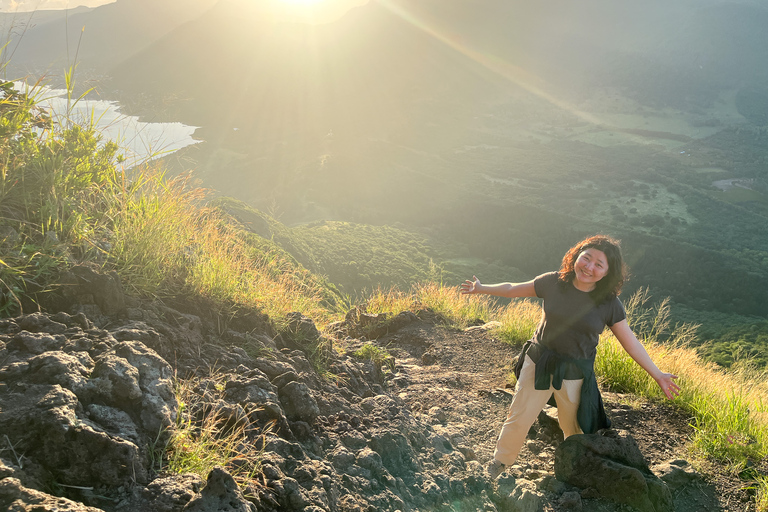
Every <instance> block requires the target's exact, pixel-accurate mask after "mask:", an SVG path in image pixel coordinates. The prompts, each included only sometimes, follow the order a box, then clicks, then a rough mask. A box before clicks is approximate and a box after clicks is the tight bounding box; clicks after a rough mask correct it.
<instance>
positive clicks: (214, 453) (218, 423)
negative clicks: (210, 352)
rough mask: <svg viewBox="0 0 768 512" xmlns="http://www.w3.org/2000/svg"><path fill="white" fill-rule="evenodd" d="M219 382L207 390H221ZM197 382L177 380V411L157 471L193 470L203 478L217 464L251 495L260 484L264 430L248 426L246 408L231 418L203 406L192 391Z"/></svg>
mask: <svg viewBox="0 0 768 512" xmlns="http://www.w3.org/2000/svg"><path fill="white" fill-rule="evenodd" d="M214 378H215V377H214ZM208 382H209V384H210V383H213V382H215V381H214V380H209V381H208ZM220 384H222V383H221V382H220V378H219V381H218V382H215V384H214V385H213V386H210V385H209V386H208V387H209V391H212V392H214V393H215V392H217V391H218V392H219V394H220V393H221V390H222V389H223V385H220ZM200 385H201V381H200V379H189V380H177V381H176V398H177V400H178V403H179V404H180V405H179V413H178V416H177V421H176V426H175V428H174V429H173V431H172V432H171V435H170V437H169V440H168V444H167V446H166V449H165V456H164V457H163V459H162V460H163V462H162V466H161V467H160V468H159V472H160V473H162V472H168V473H174V474H184V473H193V474H196V475H198V476H199V477H200V478H202V479H206V478H207V477H208V474H209V473H210V472H211V471H212V470H213V469H214V468H215V467H217V466H220V467H223V468H224V469H226V470H227V471H228V472H229V473H230V474H231V475H232V477H233V478H234V479H235V482H237V484H238V486H239V487H240V488H241V490H242V491H243V493H244V494H245V495H246V496H249V495H253V493H254V489H255V488H258V487H260V486H262V485H263V481H262V480H263V479H262V478H260V477H261V474H262V471H261V460H262V455H263V449H259V448H257V446H263V444H264V443H263V436H264V435H265V432H258V431H256V430H255V429H254V428H253V427H251V426H250V423H249V421H248V419H247V415H246V413H245V411H243V417H241V418H234V421H233V418H231V417H225V416H224V414H223V413H222V412H220V411H216V410H210V409H209V408H206V404H201V403H200V402H199V400H200V398H199V395H198V394H197V393H195V391H194V389H195V388H196V387H198V386H200ZM211 388H212V389H211ZM207 407H210V404H207ZM200 416H202V417H200ZM259 438H261V440H259Z"/></svg>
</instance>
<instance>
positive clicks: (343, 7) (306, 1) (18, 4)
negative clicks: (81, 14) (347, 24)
mask: <svg viewBox="0 0 768 512" xmlns="http://www.w3.org/2000/svg"><path fill="white" fill-rule="evenodd" d="M114 1H115V0H0V12H29V11H35V10H48V9H67V8H75V7H78V6H81V5H84V6H86V7H98V6H100V5H104V4H110V3H112V2H114ZM158 1H162V0H158ZM367 1H368V0H270V3H271V4H273V7H274V8H275V9H276V11H278V12H279V13H280V14H281V16H284V17H287V18H297V19H301V18H304V17H309V18H315V17H319V18H321V19H322V18H328V17H330V18H334V17H337V16H339V15H340V14H341V13H344V12H346V11H347V10H348V9H349V8H350V7H353V6H355V5H362V4H364V3H367Z"/></svg>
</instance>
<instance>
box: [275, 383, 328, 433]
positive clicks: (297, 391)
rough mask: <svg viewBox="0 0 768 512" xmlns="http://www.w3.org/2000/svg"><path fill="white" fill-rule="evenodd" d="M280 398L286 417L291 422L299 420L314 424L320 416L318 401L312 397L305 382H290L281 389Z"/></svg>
mask: <svg viewBox="0 0 768 512" xmlns="http://www.w3.org/2000/svg"><path fill="white" fill-rule="evenodd" d="M279 396H280V403H281V404H282V405H283V410H284V411H285V415H286V417H287V418H288V419H289V420H291V421H297V420H298V421H305V422H307V423H309V424H312V423H314V422H315V419H317V416H318V415H319V414H320V408H319V407H318V406H317V401H315V399H314V397H313V396H312V392H311V391H310V390H309V386H307V385H306V384H304V383H303V382H289V383H288V384H286V385H285V386H283V388H282V389H280V393H279Z"/></svg>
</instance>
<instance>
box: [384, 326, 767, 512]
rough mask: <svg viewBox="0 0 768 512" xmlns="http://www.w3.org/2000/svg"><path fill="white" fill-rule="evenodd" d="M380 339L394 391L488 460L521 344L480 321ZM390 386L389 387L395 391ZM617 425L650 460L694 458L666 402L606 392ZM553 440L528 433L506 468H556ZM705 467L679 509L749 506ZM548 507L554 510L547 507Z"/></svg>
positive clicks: (697, 511) (724, 477)
mask: <svg viewBox="0 0 768 512" xmlns="http://www.w3.org/2000/svg"><path fill="white" fill-rule="evenodd" d="M378 344H380V345H381V346H384V347H386V348H387V350H388V351H389V352H390V353H391V354H392V355H394V356H395V358H396V371H395V378H394V379H393V380H392V384H393V386H395V389H396V390H397V391H396V392H397V394H398V395H399V396H400V398H402V399H403V400H404V401H405V402H406V403H407V404H408V405H409V406H410V407H411V410H412V411H413V413H414V414H415V415H417V416H422V419H424V420H425V421H426V422H429V423H431V424H432V425H433V427H434V428H435V430H436V431H437V432H439V433H440V434H442V435H443V436H444V437H445V438H446V439H449V440H451V441H452V442H453V443H454V444H456V445H463V446H468V447H471V449H472V450H473V451H474V457H476V459H477V460H478V461H479V462H481V463H483V464H485V462H487V461H488V460H490V459H491V458H492V455H493V449H494V446H495V442H496V436H497V435H498V430H499V428H500V426H501V423H502V422H503V420H504V418H505V416H506V411H507V408H508V406H509V403H510V402H511V400H512V397H513V396H514V394H513V393H514V390H513V389H505V386H506V385H507V380H506V379H507V376H508V375H509V374H510V373H511V370H512V364H513V361H514V359H515V357H516V356H517V353H518V352H519V348H514V347H511V346H509V345H507V344H505V343H502V342H500V341H499V340H497V339H495V338H494V337H493V336H492V335H490V334H489V332H488V331H487V330H486V329H484V328H482V327H475V328H470V329H469V330H466V331H454V330H449V329H446V328H443V327H439V326H435V325H433V324H431V323H424V322H414V323H413V324H411V325H409V326H407V327H405V328H403V329H400V330H398V331H397V332H396V333H394V334H390V335H388V336H384V337H382V338H380V339H379V340H378ZM393 391H394V390H393ZM603 399H604V402H605V406H606V410H607V412H608V415H609V417H610V419H611V420H612V422H613V426H614V428H617V429H623V430H627V431H628V432H629V433H630V434H631V435H632V436H633V437H634V438H635V439H636V440H637V443H638V445H639V447H640V450H641V452H642V453H643V454H644V455H645V457H646V459H647V460H648V462H649V465H650V466H654V465H655V464H660V463H663V462H668V461H671V460H675V459H684V460H691V458H692V455H691V454H690V453H689V445H690V439H691V437H692V436H693V434H694V429H693V427H692V426H691V424H690V423H691V419H690V418H689V416H688V415H687V414H686V413H684V412H682V411H680V410H679V409H677V408H675V407H673V406H672V405H671V404H665V403H658V402H649V401H647V400H644V399H641V398H638V397H635V396H633V395H627V394H620V393H614V392H611V391H609V390H605V389H604V390H603ZM554 452H555V443H554V442H551V441H550V440H549V439H547V438H546V437H545V438H544V439H537V440H531V439H529V440H528V441H527V443H526V446H525V447H524V448H523V450H522V451H521V453H520V456H519V458H518V462H517V464H516V465H515V466H513V468H512V469H511V472H512V473H513V474H514V475H515V476H516V477H518V478H528V479H535V478H538V476H539V475H542V474H546V473H553V472H554ZM697 468H698V469H699V471H700V472H702V473H704V479H703V484H702V485H701V486H699V488H698V489H696V490H694V491H691V489H687V490H685V495H678V496H676V497H675V498H676V499H675V502H676V506H677V509H678V510H679V511H680V512H704V511H707V512H709V511H716V510H723V511H740V512H741V511H744V512H746V511H753V510H755V508H754V503H753V500H751V499H750V495H749V492H748V491H747V490H744V489H742V487H743V483H741V482H740V481H739V480H738V478H735V477H733V476H730V475H728V474H726V473H725V472H724V471H723V470H722V469H720V468H718V467H717V466H716V465H713V464H706V463H701V464H698V465H697ZM545 510H552V511H554V510H558V509H557V508H552V506H551V505H548V506H547V508H546V509H545Z"/></svg>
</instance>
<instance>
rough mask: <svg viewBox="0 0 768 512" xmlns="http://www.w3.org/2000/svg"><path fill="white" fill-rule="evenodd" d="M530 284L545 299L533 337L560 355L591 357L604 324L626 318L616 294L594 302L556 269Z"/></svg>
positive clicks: (575, 357) (578, 357)
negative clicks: (566, 280)
mask: <svg viewBox="0 0 768 512" xmlns="http://www.w3.org/2000/svg"><path fill="white" fill-rule="evenodd" d="M533 286H534V288H535V289H536V295H537V296H538V297H540V298H542V299H544V305H543V309H544V314H543V315H542V317H541V321H540V322H539V325H538V326H537V327H536V333H535V334H534V335H533V339H534V340H535V341H536V342H538V343H541V344H542V345H544V346H545V347H547V348H549V349H550V350H553V351H555V352H557V353H558V354H560V355H563V356H568V357H572V358H574V359H594V358H595V354H596V353H597V343H598V341H599V340H600V334H601V333H602V332H603V330H604V329H605V326H606V325H608V326H611V325H613V324H615V323H617V322H621V321H622V320H624V319H625V318H626V317H627V315H626V313H625V312H624V306H623V305H622V304H621V301H620V300H619V298H618V297H614V298H613V299H610V300H608V301H606V302H603V303H602V304H595V302H594V300H592V297H591V296H590V295H589V293H588V292H583V291H581V290H579V289H578V288H576V287H575V286H573V284H572V283H564V282H562V281H560V279H558V274H557V272H549V273H547V274H542V275H540V276H539V277H537V278H536V279H534V280H533Z"/></svg>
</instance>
